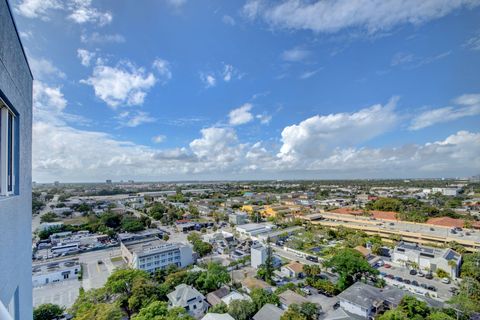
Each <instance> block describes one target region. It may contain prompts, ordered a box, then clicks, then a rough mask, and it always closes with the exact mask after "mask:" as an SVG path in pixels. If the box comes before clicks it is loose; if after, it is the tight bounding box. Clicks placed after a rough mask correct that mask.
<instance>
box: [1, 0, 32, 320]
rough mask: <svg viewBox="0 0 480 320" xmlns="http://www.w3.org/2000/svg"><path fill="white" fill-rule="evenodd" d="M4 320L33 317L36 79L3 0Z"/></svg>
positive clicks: (2, 247) (2, 231) (2, 167)
mask: <svg viewBox="0 0 480 320" xmlns="http://www.w3.org/2000/svg"><path fill="white" fill-rule="evenodd" d="M0 44H1V45H0V319H7V320H12V319H14V320H18V319H22V320H29V319H32V269H31V268H32V242H31V223H32V164H31V154H32V81H33V77H32V74H31V72H30V68H29V65H28V62H27V58H26V55H25V52H24V50H23V47H22V43H21V41H20V37H19V35H18V31H17V28H16V26H15V22H14V20H13V16H12V12H11V8H10V7H9V4H8V2H7V1H6V0H0Z"/></svg>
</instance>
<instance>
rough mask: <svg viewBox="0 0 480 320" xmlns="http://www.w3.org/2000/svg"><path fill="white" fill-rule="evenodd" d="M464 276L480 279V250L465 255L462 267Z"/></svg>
mask: <svg viewBox="0 0 480 320" xmlns="http://www.w3.org/2000/svg"><path fill="white" fill-rule="evenodd" d="M461 275H462V278H463V277H471V278H474V279H476V280H477V281H480V252H475V253H469V254H466V255H464V256H463V263H462V268H461Z"/></svg>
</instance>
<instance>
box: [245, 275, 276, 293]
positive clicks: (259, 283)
mask: <svg viewBox="0 0 480 320" xmlns="http://www.w3.org/2000/svg"><path fill="white" fill-rule="evenodd" d="M240 283H241V285H242V288H243V289H244V290H245V291H246V292H247V293H250V292H251V291H252V290H253V289H264V290H267V291H270V292H272V286H271V285H269V284H268V283H266V282H265V281H263V280H259V279H257V278H245V279H243V280H242V281H241V282H240Z"/></svg>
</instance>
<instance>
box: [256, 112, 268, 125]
mask: <svg viewBox="0 0 480 320" xmlns="http://www.w3.org/2000/svg"><path fill="white" fill-rule="evenodd" d="M255 118H257V119H258V120H260V123H261V124H269V123H270V121H271V120H272V116H271V115H269V114H265V113H264V114H257V115H256V116H255Z"/></svg>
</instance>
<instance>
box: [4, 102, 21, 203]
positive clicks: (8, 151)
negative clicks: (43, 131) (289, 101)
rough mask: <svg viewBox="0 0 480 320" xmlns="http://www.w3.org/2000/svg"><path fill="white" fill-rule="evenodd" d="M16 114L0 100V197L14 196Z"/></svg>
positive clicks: (15, 178)
mask: <svg viewBox="0 0 480 320" xmlns="http://www.w3.org/2000/svg"><path fill="white" fill-rule="evenodd" d="M17 117H18V116H17V114H16V113H15V112H14V111H13V109H12V108H10V107H9V106H8V104H7V103H5V101H4V100H3V99H1V98H0V197H9V196H13V195H16V190H17V188H16V180H17V174H16V173H17V167H16V161H17V154H16V153H17V150H18V148H17V147H16V132H17V125H16V123H17Z"/></svg>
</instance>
